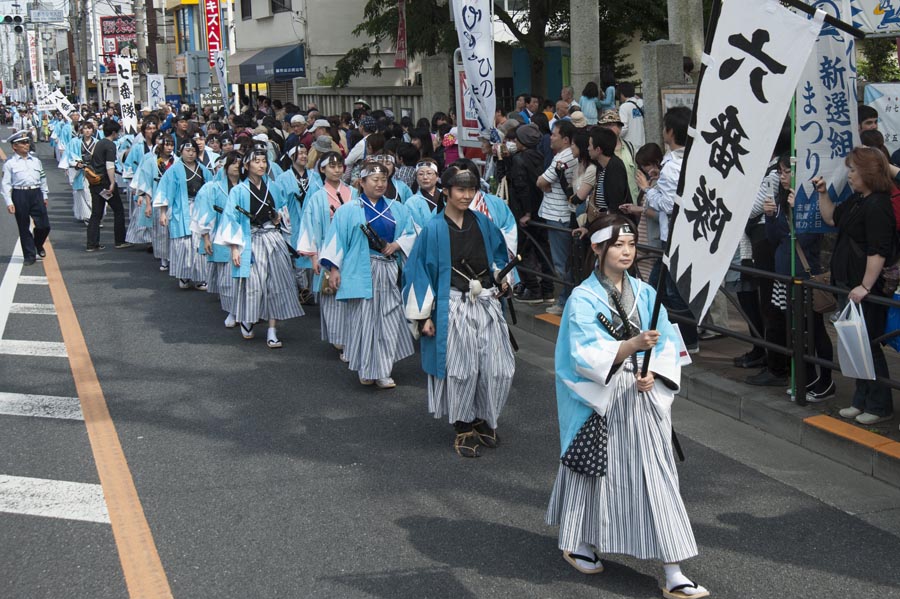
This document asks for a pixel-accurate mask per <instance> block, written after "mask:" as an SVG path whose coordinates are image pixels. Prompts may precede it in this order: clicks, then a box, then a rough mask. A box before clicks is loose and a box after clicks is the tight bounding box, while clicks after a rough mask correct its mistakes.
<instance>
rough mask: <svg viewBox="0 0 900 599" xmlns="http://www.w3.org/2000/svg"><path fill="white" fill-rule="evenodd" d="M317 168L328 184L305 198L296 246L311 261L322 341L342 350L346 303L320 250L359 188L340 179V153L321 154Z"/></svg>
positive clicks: (313, 287)
mask: <svg viewBox="0 0 900 599" xmlns="http://www.w3.org/2000/svg"><path fill="white" fill-rule="evenodd" d="M299 147H302V145H300V146H299ZM316 168H317V170H318V171H319V175H320V176H321V177H322V178H323V179H324V180H325V183H324V184H323V186H322V187H321V188H320V189H318V190H317V191H316V192H315V193H313V194H312V196H310V197H309V198H308V199H307V200H306V205H305V207H304V210H303V221H302V223H301V224H300V227H299V231H298V236H297V245H296V246H295V247H296V249H297V251H298V252H299V253H300V254H301V255H302V256H304V257H306V258H307V259H308V260H309V261H310V262H311V264H312V270H313V273H314V276H313V281H312V289H313V291H314V292H316V293H317V294H318V300H319V314H320V317H321V321H322V341H328V342H329V343H331V344H332V345H333V346H334V347H335V349H339V350H343V349H344V344H345V343H346V333H345V331H344V324H345V319H346V314H345V312H346V306H347V302H342V301H338V300H337V299H336V298H335V296H334V291H333V290H332V289H331V287H330V286H329V284H328V272H327V271H326V270H325V269H323V268H321V267H320V265H319V252H320V251H321V249H322V247H323V245H324V243H325V236H326V234H327V233H328V227H329V226H331V220H332V219H333V218H334V213H335V212H336V211H337V209H338V208H340V207H341V206H343V205H344V204H346V203H347V202H349V201H350V200H352V199H354V198H355V197H356V190H354V189H352V188H350V187H348V186H347V185H346V184H345V183H344V182H343V181H341V178H342V177H343V176H344V160H343V158H341V155H340V154H339V153H337V152H326V153H325V154H322V155H321V156H320V157H319V164H318V166H317V167H316ZM341 359H342V360H344V361H346V360H347V357H346V356H345V355H343V354H341Z"/></svg>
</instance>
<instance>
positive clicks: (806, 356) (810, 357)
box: [518, 221, 900, 406]
mask: <svg viewBox="0 0 900 599" xmlns="http://www.w3.org/2000/svg"><path fill="white" fill-rule="evenodd" d="M528 225H529V226H535V227H538V228H542V229H546V230H556V231H567V232H569V234H571V233H572V231H573V229H571V228H569V227H564V226H560V225H556V224H551V223H545V222H539V221H530V222H529V223H528ZM519 233H520V236H522V237H524V238H525V240H526V242H529V243H532V244H534V245H535V247H536V248H537V250H538V256H539V258H541V259H542V260H544V261H545V262H546V263H547V264H548V265H549V266H550V268H551V270H554V272H555V273H556V274H555V276H548V275H546V274H543V273H542V272H541V271H539V270H534V269H531V268H528V267H527V266H519V267H518V269H519V270H521V271H524V272H527V273H530V274H534V275H537V276H539V277H544V278H548V279H550V280H552V281H553V282H554V283H558V284H560V285H564V286H567V287H574V286H575V284H574V283H573V282H572V281H569V280H566V278H565V273H560V272H558V271H556V270H555V269H553V261H552V260H551V259H550V257H549V256H548V255H547V253H546V251H545V248H544V247H543V246H542V244H541V243H540V242H539V241H538V240H537V239H535V237H534V236H533V235H532V234H531V232H529V231H528V230H527V228H526V227H519ZM579 243H580V241H579V239H578V238H576V237H573V242H572V255H575V250H576V247H577V245H578V244H579ZM520 247H523V245H520ZM638 250H639V251H641V252H643V254H644V255H643V256H639V257H638V260H648V259H656V258H658V257H659V256H661V255H662V253H663V252H662V250H661V249H659V248H654V247H651V246H647V245H642V244H638ZM520 251H522V250H520ZM730 270H732V271H735V272H738V273H741V274H742V275H749V276H753V277H756V278H758V279H769V280H772V281H780V282H782V283H784V284H785V285H787V287H788V298H789V301H788V303H787V314H786V318H787V322H788V323H789V326H788V327H787V331H786V332H787V340H786V343H785V345H778V344H777V343H773V342H771V341H767V340H766V339H764V337H763V332H762V331H756V330H755V329H754V327H753V323H752V322H751V321H750V319H749V318H748V317H747V314H746V313H745V312H744V310H743V308H742V307H741V305H740V303H739V302H738V300H737V298H736V297H735V296H734V294H733V293H731V292H729V291H727V290H725V289H722V291H723V292H724V293H725V296H726V297H727V298H728V300H729V302H731V304H732V305H733V306H734V307H735V308H737V310H738V313H739V314H740V315H741V317H742V318H743V319H744V322H745V323H747V326H748V328H749V329H750V334H749V335H748V334H746V333H742V332H739V331H733V330H731V329H728V328H725V327H720V326H717V325H712V324H704V325H703V328H704V329H707V330H709V331H712V332H714V333H718V334H721V335H725V336H727V337H732V338H734V339H738V340H740V341H744V342H746V343H751V344H753V345H755V346H758V347H762V348H764V349H765V350H766V351H772V352H776V353H779V354H782V355H785V356H789V357H790V358H791V365H792V369H793V371H794V388H795V390H799V389H805V388H806V383H807V381H806V369H805V368H800V367H798V365H800V364H814V365H816V366H820V367H824V368H829V369H831V370H836V371H838V372H840V369H841V368H840V365H838V364H837V363H836V362H834V361H832V360H824V359H822V358H819V357H817V356H816V355H814V354H811V353H810V348H814V347H815V328H814V327H813V316H814V311H813V300H812V292H813V290H814V289H821V290H823V291H826V292H828V293H832V294H834V295H836V296H846V295H847V294H848V293H849V291H850V290H849V289H844V288H842V287H835V286H833V285H826V284H823V283H819V282H816V281H811V280H804V279H799V278H796V277H791V276H790V275H780V274H777V273H774V272H769V271H765V270H759V269H757V268H752V267H749V266H741V265H738V264H732V265H731V267H730ZM848 301H849V300H848ZM863 301H864V302H869V303H873V304H878V305H882V306H888V307H889V308H890V307H896V308H900V301H897V300H894V299H891V298H887V297H883V296H879V295H874V294H869V295H867V296H866V298H865V299H864V300H863ZM669 320H671V321H672V322H675V323H678V324H681V325H686V326H693V327H697V326H699V323H698V322H697V320H696V319H694V318H689V317H685V316H680V315H678V314H676V313H673V312H671V311H670V312H669ZM897 336H900V330H896V331H892V332H890V333H886V334H883V335H879V336H877V337H875V338H874V339H873V340H872V345H874V344H876V343H881V342H884V341H887V340H888V339H891V338H893V337H897ZM876 380H877V381H878V382H881V383H884V384H885V385H888V386H889V387H891V388H892V389H900V381H898V380H896V379H893V378H885V377H881V376H878V377H877V378H876ZM794 395H795V399H796V402H797V405H800V406H805V405H806V404H807V402H806V393H795V394H794Z"/></svg>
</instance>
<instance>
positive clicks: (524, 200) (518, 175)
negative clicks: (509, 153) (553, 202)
mask: <svg viewBox="0 0 900 599" xmlns="http://www.w3.org/2000/svg"><path fill="white" fill-rule="evenodd" d="M543 173H544V156H543V155H542V154H541V151H540V150H539V149H537V148H527V149H525V150H524V151H521V152H517V153H516V154H513V157H512V164H511V165H510V168H509V174H508V175H507V181H508V185H509V209H510V210H512V213H513V216H515V217H516V220H519V219H520V218H521V217H522V216H524V215H525V214H526V213H530V214H531V216H532V217H536V216H537V213H538V209H539V208H540V207H541V201H542V200H543V198H544V194H543V193H542V192H541V190H540V189H539V188H538V186H537V180H538V177H540V176H541V175H542V174H543Z"/></svg>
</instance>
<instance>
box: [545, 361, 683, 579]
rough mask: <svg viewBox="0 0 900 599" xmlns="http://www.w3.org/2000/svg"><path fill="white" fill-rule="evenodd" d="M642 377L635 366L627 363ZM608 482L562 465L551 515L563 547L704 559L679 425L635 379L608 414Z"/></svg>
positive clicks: (626, 380) (619, 389)
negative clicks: (687, 501) (675, 438)
mask: <svg viewBox="0 0 900 599" xmlns="http://www.w3.org/2000/svg"><path fill="white" fill-rule="evenodd" d="M623 368H625V369H626V370H627V371H628V372H629V373H630V372H633V371H634V368H633V366H632V365H631V363H630V362H626V364H625V365H623ZM606 418H607V425H608V428H609V445H608V448H607V451H608V454H607V455H608V466H607V471H606V476H597V477H594V476H585V475H582V474H577V473H575V472H572V471H571V470H569V469H568V468H566V467H565V466H563V465H562V464H560V465H559V471H558V472H557V475H556V483H555V484H554V486H553V493H552V495H551V497H550V506H549V507H548V509H547V517H546V522H547V524H550V525H553V526H559V548H560V549H562V550H563V551H575V549H576V548H577V547H578V544H579V543H580V542H584V543H587V544H588V545H593V546H594V547H595V548H596V550H597V553H599V554H623V555H631V556H633V557H636V558H638V559H645V560H649V559H653V560H660V561H662V562H664V563H677V562H680V561H682V560H685V559H688V558H690V557H694V556H695V555H697V544H696V541H695V540H694V533H693V531H692V530H691V524H690V521H689V519H688V515H687V511H686V510H685V507H684V502H683V501H682V499H681V494H680V492H679V488H678V473H677V471H676V469H675V458H674V456H673V455H672V422H671V416H670V415H669V414H668V413H667V414H665V415H664V416H663V415H660V413H659V412H658V410H657V408H656V406H654V404H653V403H652V402H650V401H648V400H647V399H646V398H643V397H641V396H640V395H639V394H638V392H637V387H636V386H635V378H634V376H632V375H628V376H621V377H619V379H618V383H617V386H616V391H615V398H614V399H613V401H612V405H611V406H610V408H609V412H608V413H607V415H606Z"/></svg>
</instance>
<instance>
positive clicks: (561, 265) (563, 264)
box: [544, 220, 574, 306]
mask: <svg viewBox="0 0 900 599" xmlns="http://www.w3.org/2000/svg"><path fill="white" fill-rule="evenodd" d="M544 222H546V223H548V224H550V225H558V226H560V227H566V229H568V228H569V223H567V222H561V221H555V220H545V221H544ZM547 240H548V241H549V242H550V258H551V259H552V260H553V269H554V270H555V271H556V272H557V274H558V276H559V277H560V278H562V279H565V280H566V281H567V282H569V283H572V282H573V281H574V279H573V277H572V269H571V268H569V258H570V256H571V255H572V232H571V231H569V230H566V231H557V230H555V229H549V230H548V231H547ZM571 292H572V288H571V287H567V286H565V285H564V286H563V289H562V291H561V292H560V294H559V299H557V301H556V303H557V305H559V306H565V305H566V300H567V299H569V294H570V293H571Z"/></svg>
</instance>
